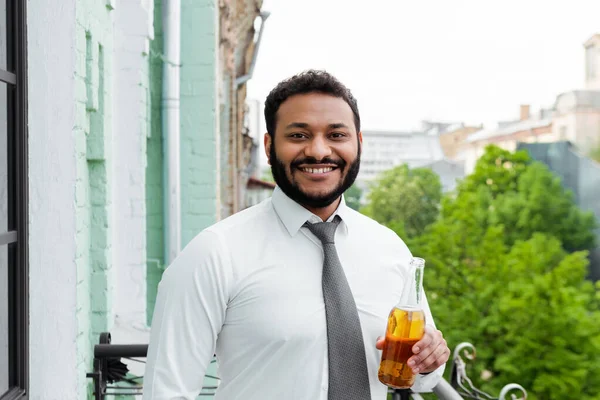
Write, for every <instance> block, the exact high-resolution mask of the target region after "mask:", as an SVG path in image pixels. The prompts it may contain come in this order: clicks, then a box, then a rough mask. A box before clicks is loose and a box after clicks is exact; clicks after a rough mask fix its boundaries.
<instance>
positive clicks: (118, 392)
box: [87, 332, 527, 400]
mask: <svg viewBox="0 0 600 400" xmlns="http://www.w3.org/2000/svg"><path fill="white" fill-rule="evenodd" d="M147 354H148V345H147V344H111V336H110V333H108V332H104V333H102V334H101V335H100V341H99V343H98V344H97V345H95V346H94V363H93V368H94V370H93V371H92V372H90V373H88V374H87V377H88V378H90V379H92V380H93V384H94V398H95V400H107V397H110V396H128V395H129V396H141V395H142V390H143V376H134V375H131V374H129V370H128V368H127V365H126V364H125V363H123V362H122V361H121V360H122V359H125V360H131V361H134V362H141V363H145V361H144V360H140V358H146V356H147ZM463 357H464V358H465V359H467V360H471V361H472V360H474V359H475V347H474V346H473V345H472V344H470V343H461V344H460V345H458V346H457V347H456V349H455V350H454V353H453V357H452V361H451V365H452V366H451V368H452V369H451V372H450V382H448V381H446V380H445V379H441V380H440V382H439V383H438V384H437V385H436V386H435V387H434V388H433V392H434V393H435V395H436V396H437V397H438V398H439V399H442V400H463V399H475V400H526V399H527V392H526V391H525V389H524V388H523V387H522V386H520V385H518V384H515V383H511V384H508V385H506V386H504V387H503V388H502V390H501V391H500V394H499V395H498V397H493V396H491V395H489V394H487V393H485V392H483V391H481V390H479V389H477V388H476V387H475V386H474V385H473V382H471V379H469V377H468V376H467V372H466V362H465V360H464V359H463ZM213 362H214V361H213ZM207 377H209V378H213V379H217V380H218V379H219V378H217V377H215V376H208V375H207ZM216 389H217V386H204V387H203V388H202V392H201V393H200V396H214V394H215V391H216ZM515 392H518V393H519V394H518V395H517V393H515ZM389 393H390V394H391V397H392V400H409V399H413V400H422V399H423V397H422V396H421V395H420V394H419V393H415V392H412V391H411V390H395V389H390V390H389ZM507 396H510V397H507ZM517 396H521V397H517Z"/></svg>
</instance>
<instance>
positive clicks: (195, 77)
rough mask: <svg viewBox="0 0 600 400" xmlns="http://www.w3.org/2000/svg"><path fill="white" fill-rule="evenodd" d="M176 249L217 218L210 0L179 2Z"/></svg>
mask: <svg viewBox="0 0 600 400" xmlns="http://www.w3.org/2000/svg"><path fill="white" fill-rule="evenodd" d="M181 11H182V12H181V64H182V67H181V199H182V205H181V213H182V215H181V220H182V232H181V238H182V245H183V246H185V245H186V244H187V243H189V241H190V240H192V238H194V236H196V235H197V234H198V233H200V231H202V230H203V229H204V228H206V227H208V226H209V225H211V224H213V223H215V222H216V220H217V216H218V211H217V210H218V207H217V204H218V202H219V196H218V194H219V180H220V178H219V174H220V172H219V169H218V165H219V162H220V160H219V151H218V149H219V146H220V143H219V134H218V132H219V118H218V113H217V110H218V108H217V107H218V91H217V89H218V83H219V74H218V68H219V64H218V60H219V53H218V49H219V47H218V32H219V29H218V16H219V5H218V2H217V1H216V0H197V1H195V2H182V10H181Z"/></svg>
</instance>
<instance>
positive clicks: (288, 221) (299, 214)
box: [272, 186, 350, 236]
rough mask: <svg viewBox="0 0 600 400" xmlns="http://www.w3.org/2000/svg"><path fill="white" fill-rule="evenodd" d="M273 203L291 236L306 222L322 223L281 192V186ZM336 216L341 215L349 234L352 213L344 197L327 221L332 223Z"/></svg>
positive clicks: (276, 189) (276, 191) (342, 223)
mask: <svg viewBox="0 0 600 400" xmlns="http://www.w3.org/2000/svg"><path fill="white" fill-rule="evenodd" d="M272 202H273V208H274V209H275V212H276V213H277V216H278V217H279V219H280V220H281V222H283V225H285V227H286V229H287V231H288V232H289V234H290V235H291V236H295V235H296V234H297V233H298V231H299V230H300V228H302V225H304V223H305V222H306V221H309V222H310V223H316V222H322V220H321V218H319V217H318V216H316V215H315V214H313V213H311V212H310V211H308V210H307V209H306V208H304V207H302V206H301V205H300V204H298V203H296V202H295V201H294V200H292V199H290V198H289V197H288V196H287V195H286V194H285V193H283V190H281V189H280V188H279V186H277V187H276V188H275V190H274V191H273V197H272ZM336 215H339V216H340V218H341V219H342V222H341V223H340V225H341V226H343V229H344V230H345V231H346V233H347V232H348V220H349V217H350V213H349V210H348V206H347V205H346V200H345V199H344V196H343V195H342V200H341V201H340V205H339V206H338V208H337V210H335V212H334V213H333V215H331V217H330V218H329V219H328V220H327V221H332V220H333V217H335V216H336Z"/></svg>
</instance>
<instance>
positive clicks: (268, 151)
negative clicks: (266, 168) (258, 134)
mask: <svg viewBox="0 0 600 400" xmlns="http://www.w3.org/2000/svg"><path fill="white" fill-rule="evenodd" d="M264 143H265V153H266V154H267V163H268V164H269V165H271V146H272V145H273V138H272V137H271V135H270V134H269V133H265V138H264Z"/></svg>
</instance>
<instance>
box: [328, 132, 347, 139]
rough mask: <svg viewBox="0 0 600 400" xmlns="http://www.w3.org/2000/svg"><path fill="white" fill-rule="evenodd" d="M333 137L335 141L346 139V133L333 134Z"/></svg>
mask: <svg viewBox="0 0 600 400" xmlns="http://www.w3.org/2000/svg"><path fill="white" fill-rule="evenodd" d="M331 137H332V138H334V139H340V138H343V137H346V134H345V133H344V132H333V133H332V134H331Z"/></svg>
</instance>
